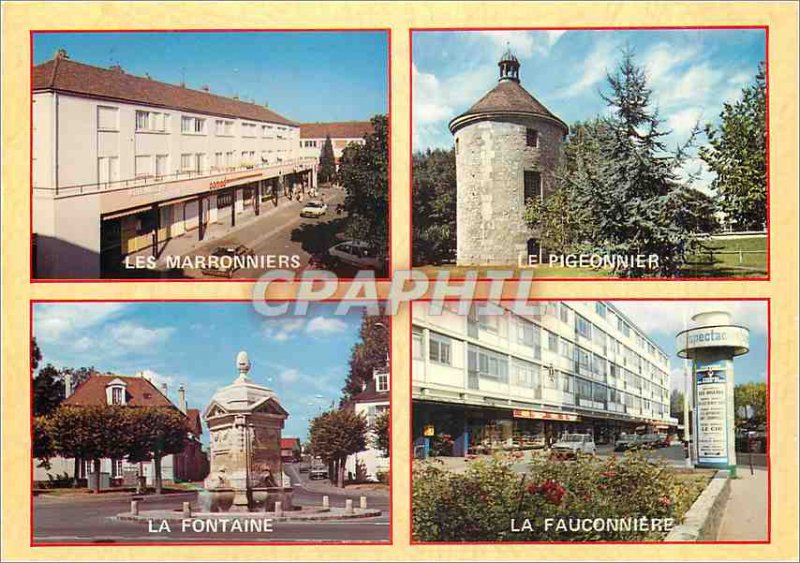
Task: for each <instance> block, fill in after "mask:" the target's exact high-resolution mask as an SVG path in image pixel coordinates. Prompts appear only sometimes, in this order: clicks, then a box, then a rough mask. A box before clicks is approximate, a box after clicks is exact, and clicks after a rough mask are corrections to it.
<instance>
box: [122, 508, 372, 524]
mask: <svg viewBox="0 0 800 563" xmlns="http://www.w3.org/2000/svg"><path fill="white" fill-rule="evenodd" d="M353 510H354V512H353V514H345V513H344V512H330V511H328V512H324V513H317V514H314V515H308V516H299V515H294V516H289V515H284V516H274V515H271V514H272V513H270V512H250V513H248V515H247V516H243V515H239V514H236V513H233V514H230V515H229V513H225V512H215V513H209V514H203V513H200V514H197V513H195V514H193V515H192V516H191V517H189V518H184V517H183V515H181V514H179V513H177V514H176V513H173V512H169V513H165V511H155V510H154V511H152V513H151V514H149V515H148V514H147V513H146V512H144V511H143V512H142V513H140V514H138V515H135V514H129V513H122V514H117V515H116V516H112V519H114V520H120V521H126V522H141V523H144V522H149V521H151V520H169V521H173V522H180V521H183V520H203V519H210V518H213V519H217V520H239V519H242V520H243V519H269V520H272V521H274V522H306V521H316V520H352V519H354V518H374V517H376V516H380V515H381V511H380V510H377V509H374V508H368V509H360V508H355V509H353Z"/></svg>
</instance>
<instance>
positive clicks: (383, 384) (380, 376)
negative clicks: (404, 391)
mask: <svg viewBox="0 0 800 563" xmlns="http://www.w3.org/2000/svg"><path fill="white" fill-rule="evenodd" d="M375 389H376V390H377V391H378V393H385V392H386V391H388V390H389V374H388V373H377V374H375Z"/></svg>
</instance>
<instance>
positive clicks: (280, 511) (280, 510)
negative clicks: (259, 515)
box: [275, 500, 283, 516]
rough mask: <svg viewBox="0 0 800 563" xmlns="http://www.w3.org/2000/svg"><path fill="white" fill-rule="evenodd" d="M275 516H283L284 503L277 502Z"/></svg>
mask: <svg viewBox="0 0 800 563" xmlns="http://www.w3.org/2000/svg"><path fill="white" fill-rule="evenodd" d="M275 516H283V503H282V502H281V501H279V500H277V501H275Z"/></svg>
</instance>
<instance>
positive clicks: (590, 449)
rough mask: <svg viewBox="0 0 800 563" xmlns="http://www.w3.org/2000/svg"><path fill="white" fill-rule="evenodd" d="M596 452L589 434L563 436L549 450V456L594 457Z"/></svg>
mask: <svg viewBox="0 0 800 563" xmlns="http://www.w3.org/2000/svg"><path fill="white" fill-rule="evenodd" d="M596 451H597V447H596V446H595V444H594V438H593V437H592V436H591V435H590V434H565V435H564V436H562V437H561V438H560V439H559V440H558V442H556V443H555V444H553V446H552V447H551V448H550V455H552V456H553V457H559V458H570V457H575V456H577V455H579V454H587V455H594V453H595V452H596Z"/></svg>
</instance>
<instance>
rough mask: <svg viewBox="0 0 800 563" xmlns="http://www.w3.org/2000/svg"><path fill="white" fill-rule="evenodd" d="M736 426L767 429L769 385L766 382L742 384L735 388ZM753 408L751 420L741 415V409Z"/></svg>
mask: <svg viewBox="0 0 800 563" xmlns="http://www.w3.org/2000/svg"><path fill="white" fill-rule="evenodd" d="M733 403H734V410H735V411H736V425H737V426H740V427H743V428H753V429H755V428H765V427H766V425H767V384H766V383H765V382H763V381H762V382H757V383H756V382H751V383H741V384H739V385H737V386H736V387H734V388H733ZM748 405H749V406H751V407H753V416H752V418H750V419H749V420H747V419H745V418H743V417H742V416H741V415H740V412H739V408H740V407H745V406H748Z"/></svg>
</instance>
